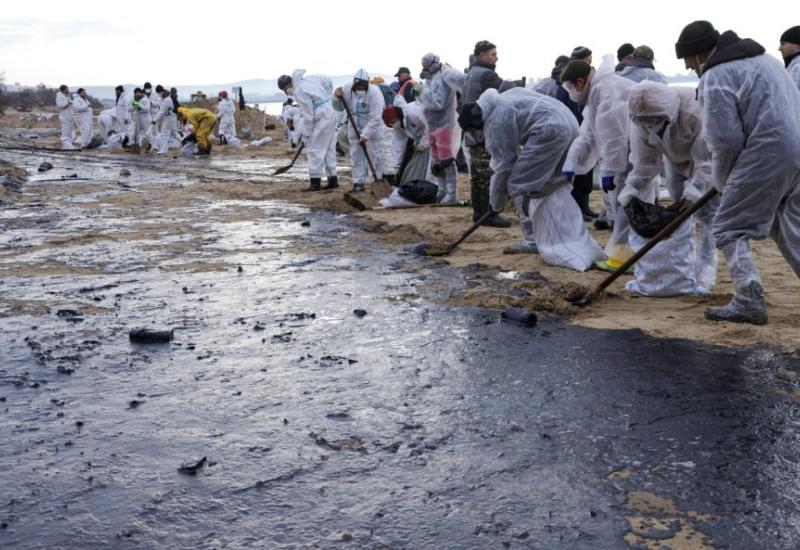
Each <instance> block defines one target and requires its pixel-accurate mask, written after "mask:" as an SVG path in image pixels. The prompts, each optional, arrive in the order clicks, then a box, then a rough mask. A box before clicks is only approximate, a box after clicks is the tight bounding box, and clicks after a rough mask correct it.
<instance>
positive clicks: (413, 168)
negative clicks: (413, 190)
mask: <svg viewBox="0 0 800 550" xmlns="http://www.w3.org/2000/svg"><path fill="white" fill-rule="evenodd" d="M395 108H397V109H400V110H401V111H402V112H403V121H402V123H401V122H396V123H395V124H394V125H393V126H392V129H391V131H392V159H393V160H392V163H393V164H394V166H393V168H394V170H395V174H397V175H398V177H399V179H398V180H397V185H398V186H399V185H400V184H402V183H405V182H407V181H413V180H424V179H426V178H427V177H428V169H429V165H430V145H429V143H428V121H427V120H426V119H425V112H424V111H423V110H422V106H421V105H420V104H419V103H418V102H416V101H414V102H413V103H406V102H405V100H404V99H402V97H400V96H398V97H397V99H396V100H395ZM407 147H411V148H413V152H411V156H410V158H409V160H408V162H407V163H406V166H405V168H404V170H403V173H402V174H401V173H400V168H401V167H403V159H404V158H405V156H406V148H407Z"/></svg>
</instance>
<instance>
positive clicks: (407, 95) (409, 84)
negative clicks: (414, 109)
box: [389, 80, 416, 103]
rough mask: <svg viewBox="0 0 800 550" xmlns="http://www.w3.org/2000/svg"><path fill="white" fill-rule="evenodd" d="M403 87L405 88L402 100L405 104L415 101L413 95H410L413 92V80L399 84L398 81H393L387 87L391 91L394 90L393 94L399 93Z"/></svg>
mask: <svg viewBox="0 0 800 550" xmlns="http://www.w3.org/2000/svg"><path fill="white" fill-rule="evenodd" d="M403 85H405V87H404V88H403V99H405V100H406V103H412V102H413V101H414V100H415V99H416V98H415V97H414V94H413V93H412V92H413V91H414V88H413V86H414V81H413V80H406V81H405V82H400V81H399V80H395V81H394V82H392V83H391V84H390V85H389V87H390V88H391V89H392V90H394V93H399V92H400V88H402V87H403Z"/></svg>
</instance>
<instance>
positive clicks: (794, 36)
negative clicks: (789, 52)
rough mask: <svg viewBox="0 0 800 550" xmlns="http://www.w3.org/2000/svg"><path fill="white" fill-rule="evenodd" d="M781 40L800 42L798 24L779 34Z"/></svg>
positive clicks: (793, 42)
mask: <svg viewBox="0 0 800 550" xmlns="http://www.w3.org/2000/svg"><path fill="white" fill-rule="evenodd" d="M781 42H791V43H792V44H800V25H797V26H796V27H792V28H791V29H787V30H786V32H785V33H783V34H782V35H781Z"/></svg>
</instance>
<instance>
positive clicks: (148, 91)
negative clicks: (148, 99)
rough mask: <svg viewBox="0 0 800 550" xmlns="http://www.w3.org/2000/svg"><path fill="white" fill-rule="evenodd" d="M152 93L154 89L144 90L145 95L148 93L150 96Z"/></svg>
mask: <svg viewBox="0 0 800 550" xmlns="http://www.w3.org/2000/svg"><path fill="white" fill-rule="evenodd" d="M151 91H153V89H152V88H145V89H144V93H146V94H148V95H150V92H151Z"/></svg>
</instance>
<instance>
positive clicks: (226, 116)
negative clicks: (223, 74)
mask: <svg viewBox="0 0 800 550" xmlns="http://www.w3.org/2000/svg"><path fill="white" fill-rule="evenodd" d="M217 97H219V103H218V104H217V118H218V119H219V141H220V143H222V144H223V145H227V144H228V140H229V139H231V138H236V119H235V118H234V113H235V112H236V105H234V103H233V101H231V100H230V99H229V98H228V92H227V91H225V90H222V91H221V92H220V93H219V95H218V96H217Z"/></svg>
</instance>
